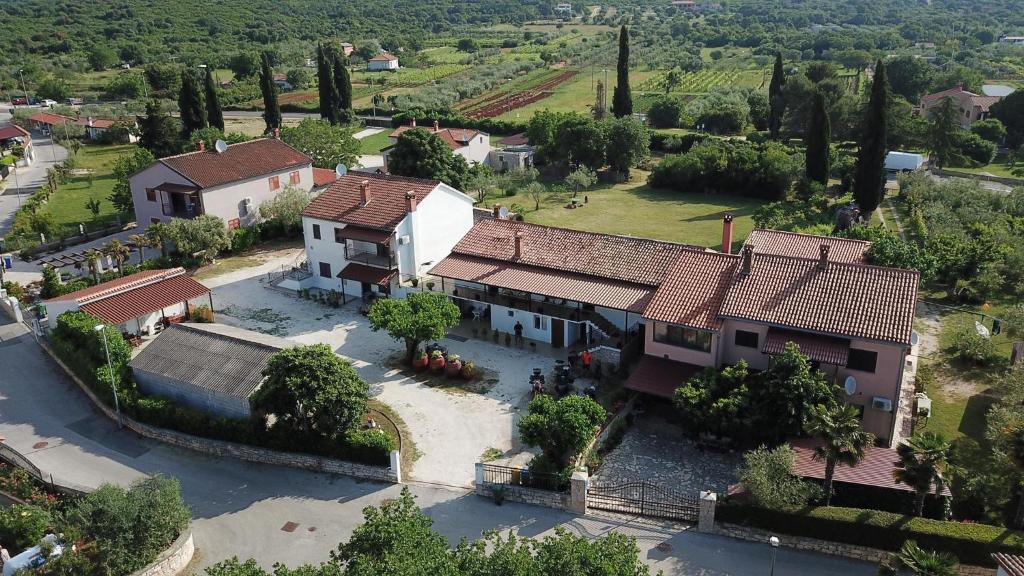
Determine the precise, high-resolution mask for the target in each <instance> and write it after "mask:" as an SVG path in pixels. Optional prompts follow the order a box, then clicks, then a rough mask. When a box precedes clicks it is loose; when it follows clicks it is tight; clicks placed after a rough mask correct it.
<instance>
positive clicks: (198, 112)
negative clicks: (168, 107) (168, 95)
mask: <svg viewBox="0 0 1024 576" xmlns="http://www.w3.org/2000/svg"><path fill="white" fill-rule="evenodd" d="M178 112H179V113H180V114H181V133H182V134H184V135H185V136H188V135H189V134H191V133H192V131H193V130H199V129H200V128H206V126H207V120H206V105H205V104H204V103H203V95H202V93H201V92H200V91H199V83H198V82H197V81H196V75H195V72H193V71H192V70H189V69H188V68H186V69H184V70H182V71H181V91H180V92H178Z"/></svg>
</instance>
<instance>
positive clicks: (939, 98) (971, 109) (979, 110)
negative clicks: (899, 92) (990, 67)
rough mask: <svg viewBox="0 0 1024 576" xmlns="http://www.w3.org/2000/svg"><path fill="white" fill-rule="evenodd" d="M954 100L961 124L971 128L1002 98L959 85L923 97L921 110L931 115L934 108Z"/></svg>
mask: <svg viewBox="0 0 1024 576" xmlns="http://www.w3.org/2000/svg"><path fill="white" fill-rule="evenodd" d="M947 98H949V99H951V100H952V101H953V107H954V108H955V109H956V110H958V112H959V117H960V126H962V127H963V128H970V127H971V124H974V123H975V122H977V121H978V120H984V119H985V118H987V117H988V113H989V108H991V107H992V105H993V104H995V103H996V102H999V101H1000V100H1002V98H1001V97H999V96H983V95H980V94H974V93H973V92H968V91H966V90H964V87H963V86H960V85H957V86H954V87H953V88H950V89H948V90H943V91H942V92H936V93H935V94H927V95H925V96H922V97H921V106H920V112H921V115H923V116H930V115H931V112H932V110H933V109H935V108H936V107H938V106H941V105H942V103H943V102H944V101H945V100H946V99H947Z"/></svg>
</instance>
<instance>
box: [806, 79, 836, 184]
mask: <svg viewBox="0 0 1024 576" xmlns="http://www.w3.org/2000/svg"><path fill="white" fill-rule="evenodd" d="M831 139H832V127H831V125H830V124H829V119H828V110H826V109H825V96H824V95H823V94H822V93H821V91H820V90H815V91H814V106H813V108H812V109H811V118H810V121H809V122H808V125H807V136H806V137H805V138H804V143H805V144H806V146H807V152H806V162H805V164H806V174H807V178H808V179H809V180H811V181H813V182H821V183H822V184H825V185H827V184H828V173H829V141H830V140H831Z"/></svg>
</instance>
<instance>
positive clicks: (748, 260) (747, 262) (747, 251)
mask: <svg viewBox="0 0 1024 576" xmlns="http://www.w3.org/2000/svg"><path fill="white" fill-rule="evenodd" d="M740 254H742V255H743V267H742V268H740V274H741V275H743V276H746V275H747V274H750V266H751V264H752V263H753V260H754V247H753V246H751V245H750V244H744V245H743V250H741V251H740Z"/></svg>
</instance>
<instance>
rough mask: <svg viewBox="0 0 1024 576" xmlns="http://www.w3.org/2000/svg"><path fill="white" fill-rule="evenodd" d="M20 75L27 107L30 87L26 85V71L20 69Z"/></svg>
mask: <svg viewBox="0 0 1024 576" xmlns="http://www.w3.org/2000/svg"><path fill="white" fill-rule="evenodd" d="M18 74H20V75H21V89H22V90H24V91H25V106H28V86H26V85H25V71H24V70H22V69H21V68H18Z"/></svg>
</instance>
